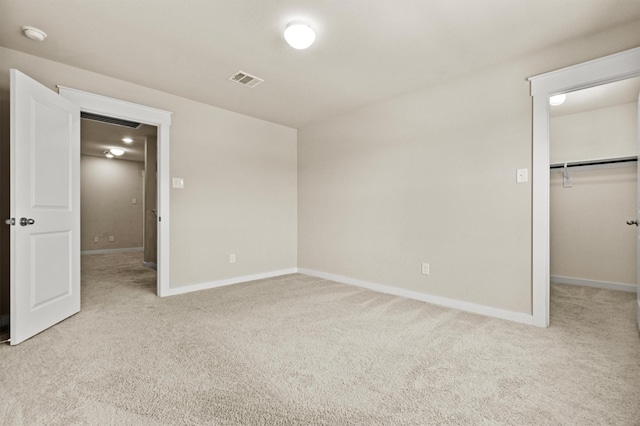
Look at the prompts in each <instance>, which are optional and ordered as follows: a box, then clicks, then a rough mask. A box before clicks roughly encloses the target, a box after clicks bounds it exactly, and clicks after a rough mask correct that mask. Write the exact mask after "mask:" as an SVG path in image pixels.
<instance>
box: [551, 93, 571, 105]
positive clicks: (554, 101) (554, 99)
mask: <svg viewBox="0 0 640 426" xmlns="http://www.w3.org/2000/svg"><path fill="white" fill-rule="evenodd" d="M566 100H567V95H565V94H562V95H555V96H551V97H550V98H549V104H551V106H558V105H562V104H563V103H564V101H566Z"/></svg>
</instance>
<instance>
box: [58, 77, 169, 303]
mask: <svg viewBox="0 0 640 426" xmlns="http://www.w3.org/2000/svg"><path fill="white" fill-rule="evenodd" d="M58 90H59V93H60V95H61V96H63V97H64V98H66V99H69V100H70V101H72V102H74V103H75V104H76V105H78V106H80V111H84V112H91V113H94V114H98V115H104V116H107V117H114V118H120V119H123V120H129V121H137V122H139V123H144V124H149V125H152V126H157V128H158V262H157V265H158V284H157V285H158V288H157V294H158V296H160V297H165V296H168V295H169V288H170V287H169V277H170V275H169V266H170V265H169V223H170V222H169V207H170V204H169V192H170V186H169V184H170V178H169V129H170V126H171V112H169V111H163V110H160V109H156V108H151V107H148V106H144V105H138V104H134V103H131V102H126V101H121V100H119V99H113V98H109V97H106V96H102V95H96V94H93V93H89V92H84V91H81V90H76V89H71V88H68V87H63V86H58Z"/></svg>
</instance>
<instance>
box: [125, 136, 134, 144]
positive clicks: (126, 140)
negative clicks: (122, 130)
mask: <svg viewBox="0 0 640 426" xmlns="http://www.w3.org/2000/svg"><path fill="white" fill-rule="evenodd" d="M122 142H124V143H131V142H133V139H131V138H130V137H126V138H122Z"/></svg>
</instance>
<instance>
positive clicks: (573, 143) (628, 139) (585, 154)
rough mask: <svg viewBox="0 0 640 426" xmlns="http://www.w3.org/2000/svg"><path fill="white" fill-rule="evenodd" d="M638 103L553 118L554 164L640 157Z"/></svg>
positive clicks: (551, 138)
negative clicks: (639, 148) (637, 140)
mask: <svg viewBox="0 0 640 426" xmlns="http://www.w3.org/2000/svg"><path fill="white" fill-rule="evenodd" d="M637 121H638V103H637V102H631V103H626V104H623V105H616V106H612V107H609V108H600V109H596V110H592V111H586V112H581V113H578V114H568V115H562V116H559V117H553V118H551V120H550V123H551V124H550V129H549V140H550V157H551V163H564V162H570V161H580V160H591V159H594V158H596V159H597V158H611V157H628V156H632V155H638V144H637V143H636V138H637V131H638V130H637V125H636V123H637Z"/></svg>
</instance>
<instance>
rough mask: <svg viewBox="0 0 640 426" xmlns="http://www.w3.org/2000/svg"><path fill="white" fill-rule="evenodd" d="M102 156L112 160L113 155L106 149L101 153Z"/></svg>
mask: <svg viewBox="0 0 640 426" xmlns="http://www.w3.org/2000/svg"><path fill="white" fill-rule="evenodd" d="M103 154H104V156H105V157H107V158H113V154H112V153H111V152H110V151H109V150H108V149H107V150H105V151H104V152H103Z"/></svg>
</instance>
